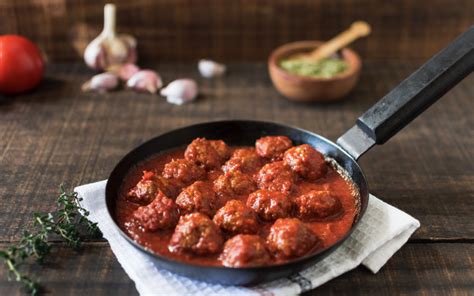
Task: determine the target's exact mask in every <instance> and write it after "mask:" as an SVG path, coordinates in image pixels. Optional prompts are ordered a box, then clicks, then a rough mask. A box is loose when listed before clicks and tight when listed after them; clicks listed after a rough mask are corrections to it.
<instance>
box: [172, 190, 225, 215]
mask: <svg viewBox="0 0 474 296" xmlns="http://www.w3.org/2000/svg"><path fill="white" fill-rule="evenodd" d="M216 202H217V197H216V193H215V192H214V190H212V187H211V186H210V185H209V184H207V183H205V182H203V181H196V182H194V183H193V184H192V185H191V186H189V187H186V188H185V189H184V190H183V191H182V192H181V193H180V194H179V195H178V198H176V204H177V205H178V207H179V208H180V209H181V211H182V212H184V213H192V212H201V213H203V214H206V215H208V216H211V217H212V215H213V214H214V213H215V209H216Z"/></svg>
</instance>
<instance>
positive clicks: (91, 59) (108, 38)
mask: <svg viewBox="0 0 474 296" xmlns="http://www.w3.org/2000/svg"><path fill="white" fill-rule="evenodd" d="M115 10H116V8H115V5H114V4H106V5H105V6H104V29H103V31H102V33H100V35H99V36H97V38H95V39H94V40H92V42H91V43H90V44H89V45H88V46H87V47H86V50H85V51H84V61H85V62H86V64H87V65H88V66H89V67H91V68H92V69H95V70H105V69H107V68H108V67H109V66H111V65H117V64H125V63H135V62H136V60H137V53H136V46H137V42H136V40H135V38H133V37H132V36H130V35H125V34H122V35H117V33H116V30H115Z"/></svg>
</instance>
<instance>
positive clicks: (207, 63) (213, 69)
mask: <svg viewBox="0 0 474 296" xmlns="http://www.w3.org/2000/svg"><path fill="white" fill-rule="evenodd" d="M198 69H199V73H201V75H202V76H203V77H206V78H212V77H217V76H222V75H224V73H225V70H226V66H225V65H224V64H219V63H216V62H214V61H211V60H200V61H199V63H198Z"/></svg>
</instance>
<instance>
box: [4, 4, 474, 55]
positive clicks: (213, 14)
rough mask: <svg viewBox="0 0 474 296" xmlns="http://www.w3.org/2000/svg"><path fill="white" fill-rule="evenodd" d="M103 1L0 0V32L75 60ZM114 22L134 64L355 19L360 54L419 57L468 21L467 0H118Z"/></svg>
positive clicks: (342, 25) (257, 49)
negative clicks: (367, 27) (128, 42)
mask: <svg viewBox="0 0 474 296" xmlns="http://www.w3.org/2000/svg"><path fill="white" fill-rule="evenodd" d="M106 2H107V1H90V0H76V1H66V0H16V1H13V0H1V1H0V33H2V34H4V33H9V34H21V35H23V36H25V37H27V38H30V39H31V40H32V41H33V42H35V43H37V44H38V45H39V46H40V47H41V49H42V50H43V51H44V52H45V53H46V54H47V56H48V59H49V61H50V62H61V63H62V62H71V61H81V60H82V59H81V53H82V51H83V49H84V48H85V46H86V45H87V44H88V42H90V40H92V39H93V38H95V37H96V36H97V35H98V34H99V33H100V31H101V30H102V22H103V8H104V4H105V3H106ZM114 3H115V4H116V5H117V7H118V8H117V20H118V21H117V25H118V31H119V32H126V33H128V34H131V35H133V36H135V37H136V38H137V40H138V52H139V58H140V60H139V63H143V62H145V63H148V62H191V61H196V60H198V59H200V58H205V57H211V58H213V59H215V60H220V61H223V62H245V61H265V60H266V59H267V57H268V55H269V53H270V52H271V50H272V49H274V48H275V47H277V46H279V45H281V44H283V43H286V42H290V41H296V40H314V39H319V40H327V39H329V38H330V37H332V36H334V35H336V34H337V33H339V32H340V31H342V30H344V29H346V28H347V27H349V26H350V24H351V23H352V22H353V21H354V20H358V19H360V20H365V21H367V22H368V23H369V24H371V26H372V34H371V36H370V37H369V38H365V39H361V40H360V41H358V42H356V43H355V44H354V45H352V46H351V47H353V48H354V49H356V50H357V51H358V52H359V53H360V55H361V56H362V57H363V58H364V59H397V60H398V59H403V60H418V59H420V60H426V59H427V58H428V57H430V56H432V55H433V54H434V53H436V52H437V51H438V50H439V49H441V48H443V47H444V46H445V45H446V44H447V43H448V42H449V41H451V40H452V39H454V38H455V37H456V36H457V35H458V34H460V33H461V32H463V31H464V30H466V28H468V27H469V26H470V25H472V23H473V19H474V17H473V14H472V12H473V11H474V1H472V0H456V1H449V0H420V1H412V0H397V1H376V0H372V1H371V0H362V1H355V0H273V1H259V0H233V1H222V0H199V1H196V0H194V1H192V0H136V1H127V0H117V1H114Z"/></svg>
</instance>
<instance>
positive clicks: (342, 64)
mask: <svg viewBox="0 0 474 296" xmlns="http://www.w3.org/2000/svg"><path fill="white" fill-rule="evenodd" d="M280 67H281V68H282V69H284V70H286V71H288V72H290V73H293V74H296V75H300V76H309V77H317V78H331V77H334V76H336V75H338V74H340V73H342V72H344V71H346V70H347V69H348V68H349V65H348V64H347V62H346V61H344V60H341V59H337V58H326V59H322V60H321V61H319V62H317V63H312V62H307V61H304V60H282V61H280Z"/></svg>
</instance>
